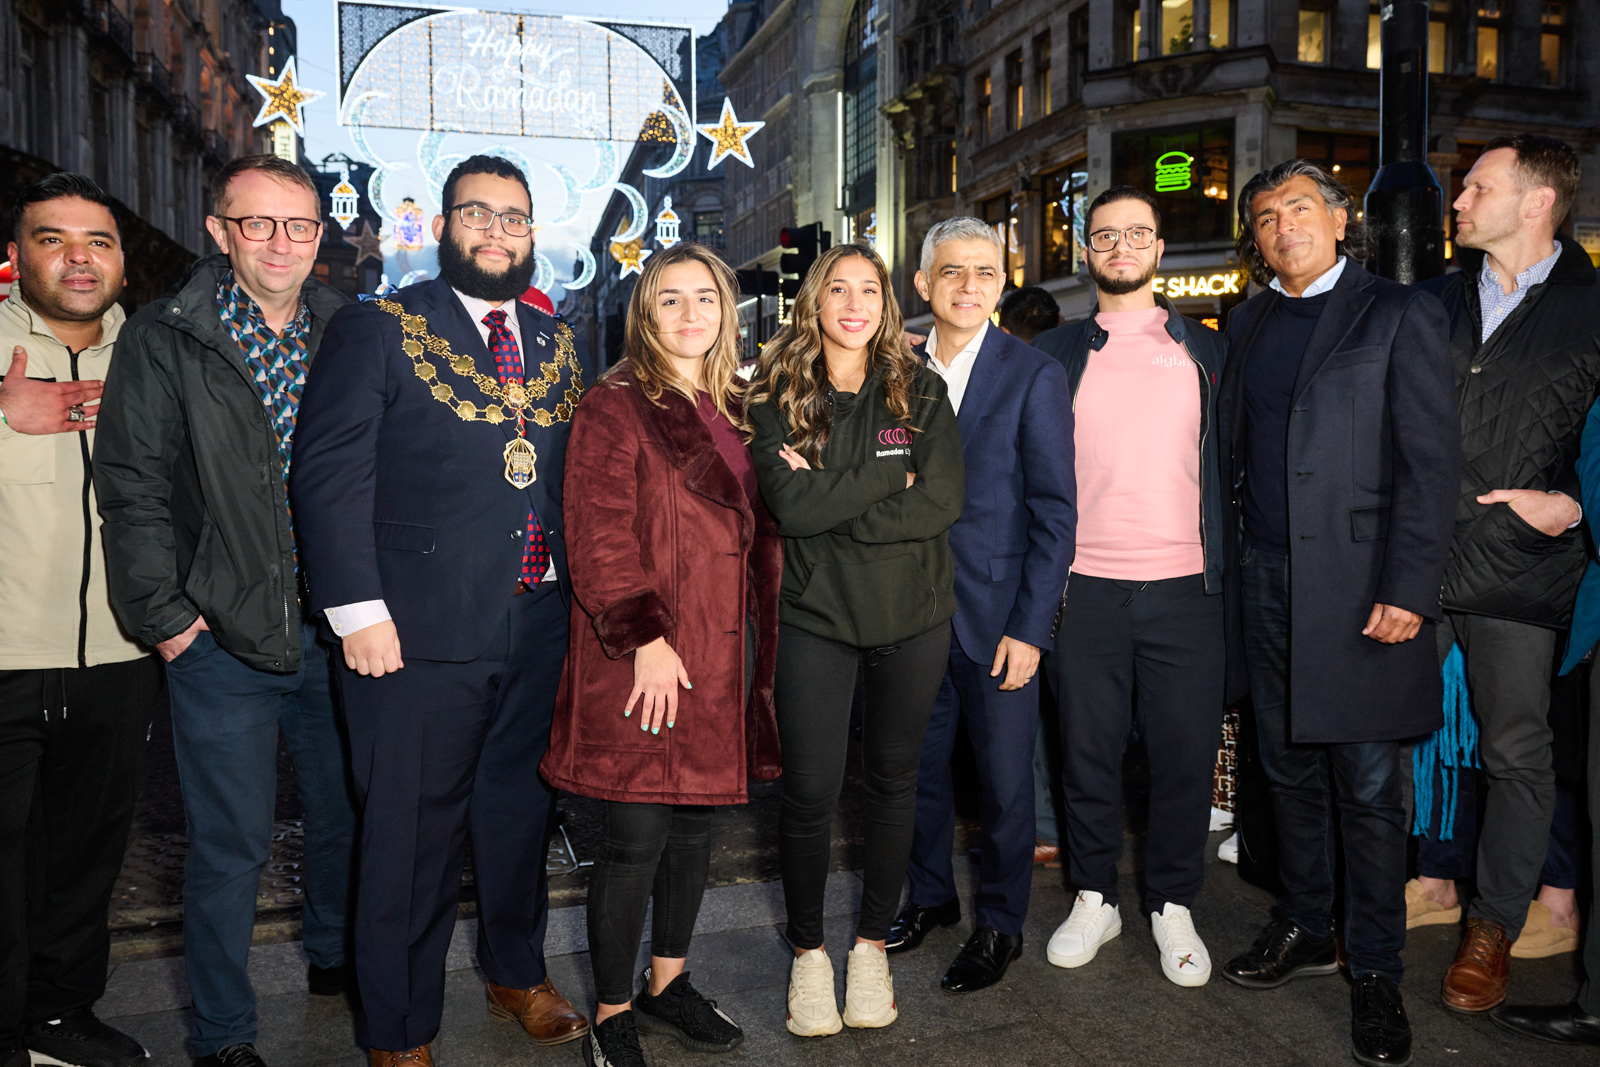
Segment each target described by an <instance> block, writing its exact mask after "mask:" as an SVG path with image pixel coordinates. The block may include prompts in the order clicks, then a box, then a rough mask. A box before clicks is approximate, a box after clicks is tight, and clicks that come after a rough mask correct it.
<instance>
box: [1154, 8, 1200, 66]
mask: <svg viewBox="0 0 1600 1067" xmlns="http://www.w3.org/2000/svg"><path fill="white" fill-rule="evenodd" d="M1192 51H1194V0H1162V3H1161V54H1162V55H1164V56H1170V55H1172V54H1174V53H1177V52H1192Z"/></svg>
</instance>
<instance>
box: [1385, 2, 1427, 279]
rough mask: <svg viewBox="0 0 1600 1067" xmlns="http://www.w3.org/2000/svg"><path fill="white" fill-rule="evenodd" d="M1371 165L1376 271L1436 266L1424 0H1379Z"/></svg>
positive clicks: (1413, 271)
mask: <svg viewBox="0 0 1600 1067" xmlns="http://www.w3.org/2000/svg"><path fill="white" fill-rule="evenodd" d="M1380 12H1381V16H1380V17H1381V20H1382V21H1381V29H1380V33H1381V34H1382V37H1381V43H1382V49H1383V68H1382V70H1381V71H1380V72H1379V75H1378V121H1379V135H1378V160H1379V167H1378V173H1377V174H1375V175H1373V178H1372V186H1371V188H1369V189H1368V190H1367V200H1366V212H1367V224H1368V225H1369V226H1370V227H1371V228H1372V234H1373V237H1374V238H1375V239H1376V242H1377V257H1376V267H1377V273H1378V274H1379V275H1381V276H1382V277H1385V278H1393V279H1394V280H1395V281H1399V282H1405V283H1407V284H1411V283H1414V282H1420V281H1426V280H1427V279H1429V278H1437V277H1438V276H1439V275H1441V274H1443V273H1444V228H1443V218H1444V191H1443V190H1442V189H1440V188H1439V179H1438V178H1436V177H1435V176H1434V173H1433V168H1431V167H1429V166H1428V0H1382V4H1381V6H1380Z"/></svg>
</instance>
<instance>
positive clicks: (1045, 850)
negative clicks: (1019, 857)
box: [1033, 841, 1061, 867]
mask: <svg viewBox="0 0 1600 1067" xmlns="http://www.w3.org/2000/svg"><path fill="white" fill-rule="evenodd" d="M1033 862H1034V863H1036V864H1039V863H1042V864H1044V865H1045V866H1046V867H1059V866H1061V846H1060V845H1047V844H1045V843H1044V842H1042V841H1035V842H1034V843H1033Z"/></svg>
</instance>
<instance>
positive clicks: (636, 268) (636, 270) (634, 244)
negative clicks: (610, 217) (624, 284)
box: [611, 237, 653, 278]
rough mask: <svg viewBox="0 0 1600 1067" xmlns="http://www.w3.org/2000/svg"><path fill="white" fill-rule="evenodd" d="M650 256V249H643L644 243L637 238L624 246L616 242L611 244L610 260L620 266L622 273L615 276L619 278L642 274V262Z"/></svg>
mask: <svg viewBox="0 0 1600 1067" xmlns="http://www.w3.org/2000/svg"><path fill="white" fill-rule="evenodd" d="M652 254H653V253H652V252H651V250H650V249H648V248H646V247H644V242H643V241H642V240H640V239H639V238H637V237H635V238H634V239H633V240H631V241H629V242H627V243H626V244H623V243H620V242H618V241H612V242H611V258H612V259H615V260H616V261H617V262H618V263H619V264H621V265H622V273H621V274H619V275H617V277H619V278H626V277H627V276H628V275H630V274H643V273H644V261H645V260H647V259H649V258H650V256H651V255H652Z"/></svg>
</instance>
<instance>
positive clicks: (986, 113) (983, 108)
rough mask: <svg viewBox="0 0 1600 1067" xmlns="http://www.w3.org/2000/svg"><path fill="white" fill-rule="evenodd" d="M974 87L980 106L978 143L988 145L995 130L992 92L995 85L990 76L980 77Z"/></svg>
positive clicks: (981, 75) (982, 75)
mask: <svg viewBox="0 0 1600 1067" xmlns="http://www.w3.org/2000/svg"><path fill="white" fill-rule="evenodd" d="M974 87H975V88H976V93H975V94H974V95H975V96H976V97H977V104H978V143H979V144H988V143H989V134H990V132H991V131H992V130H993V129H994V96H993V94H992V93H991V92H990V90H991V89H992V88H993V84H992V82H991V80H990V78H989V75H987V74H980V75H978V77H977V79H976V80H975V82H974Z"/></svg>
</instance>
